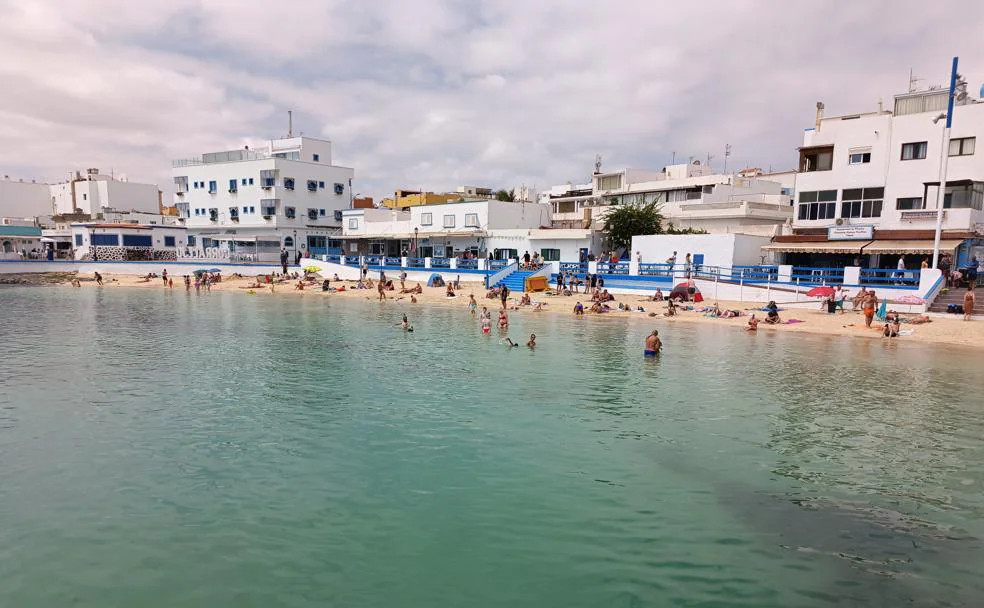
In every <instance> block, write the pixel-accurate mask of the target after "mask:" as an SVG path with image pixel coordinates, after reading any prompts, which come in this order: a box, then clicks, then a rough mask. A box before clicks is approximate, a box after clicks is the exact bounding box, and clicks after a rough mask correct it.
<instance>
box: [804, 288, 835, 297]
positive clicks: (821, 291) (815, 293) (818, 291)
mask: <svg viewBox="0 0 984 608" xmlns="http://www.w3.org/2000/svg"><path fill="white" fill-rule="evenodd" d="M832 295H834V288H833V287H829V286H827V285H824V286H823V287H814V288H813V289H811V290H810V291H808V292H806V296H807V297H808V298H826V297H829V296H832Z"/></svg>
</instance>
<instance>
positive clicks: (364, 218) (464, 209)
mask: <svg viewBox="0 0 984 608" xmlns="http://www.w3.org/2000/svg"><path fill="white" fill-rule="evenodd" d="M342 216H343V218H344V220H345V222H344V224H343V226H342V232H343V234H342V238H343V240H344V241H345V248H344V252H345V254H346V255H385V256H390V257H399V256H410V257H420V258H451V257H456V256H460V255H463V254H465V252H467V253H468V254H469V255H471V256H476V257H495V258H498V259H510V258H516V257H518V256H521V255H522V254H523V253H524V252H525V251H529V252H530V254H532V253H533V251H539V250H540V249H548V250H550V254H551V257H553V255H552V254H553V253H554V251H556V255H557V256H560V255H567V256H569V259H574V260H576V259H578V252H579V250H580V249H585V250H587V249H589V248H590V247H591V246H592V245H593V241H592V239H593V238H594V237H595V235H593V234H592V232H591V231H590V230H585V229H574V230H558V229H553V228H551V227H550V206H549V205H544V204H539V203H510V202H502V201H495V200H488V201H473V202H463V203H447V204H444V205H425V206H418V207H411V208H410V210H409V211H396V210H391V209H351V210H348V211H344V212H343V214H342ZM415 244H416V245H417V246H416V247H414V245H415ZM557 259H558V260H559V259H560V258H559V257H557Z"/></svg>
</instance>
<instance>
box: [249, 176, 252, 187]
mask: <svg viewBox="0 0 984 608" xmlns="http://www.w3.org/2000/svg"><path fill="white" fill-rule="evenodd" d="M249 185H250V186H252V185H253V178H252V177H251V178H249Z"/></svg>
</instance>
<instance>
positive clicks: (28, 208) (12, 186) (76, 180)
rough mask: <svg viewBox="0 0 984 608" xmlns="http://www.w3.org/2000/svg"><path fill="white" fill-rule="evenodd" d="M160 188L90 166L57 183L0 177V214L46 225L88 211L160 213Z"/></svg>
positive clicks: (98, 213)
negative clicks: (48, 219) (52, 220)
mask: <svg viewBox="0 0 984 608" xmlns="http://www.w3.org/2000/svg"><path fill="white" fill-rule="evenodd" d="M161 196H162V195H161V191H160V189H159V188H158V187H157V185H156V184H142V183H138V182H131V181H127V179H126V177H125V176H115V175H105V174H103V173H101V172H100V171H99V169H88V170H87V171H86V172H85V174H84V175H83V174H82V172H81V171H76V172H75V176H74V177H73V178H72V179H71V180H69V181H65V182H61V183H57V184H43V183H36V182H31V183H27V182H23V181H12V180H9V179H4V180H3V181H0V217H16V218H21V219H24V218H33V219H35V220H37V221H38V223H39V224H41V225H46V224H47V223H48V222H47V218H50V217H52V216H58V215H85V216H88V217H89V218H90V219H95V218H97V217H99V216H101V215H103V214H105V213H107V212H113V211H117V212H126V211H137V212H142V213H153V214H160V213H161Z"/></svg>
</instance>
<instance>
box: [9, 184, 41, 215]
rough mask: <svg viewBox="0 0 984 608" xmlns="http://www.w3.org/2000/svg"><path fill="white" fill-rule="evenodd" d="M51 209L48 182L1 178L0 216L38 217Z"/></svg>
mask: <svg viewBox="0 0 984 608" xmlns="http://www.w3.org/2000/svg"><path fill="white" fill-rule="evenodd" d="M51 210H52V207H51V190H50V187H49V186H48V184H33V183H30V182H17V181H10V180H0V217H16V218H28V217H37V216H39V215H51Z"/></svg>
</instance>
